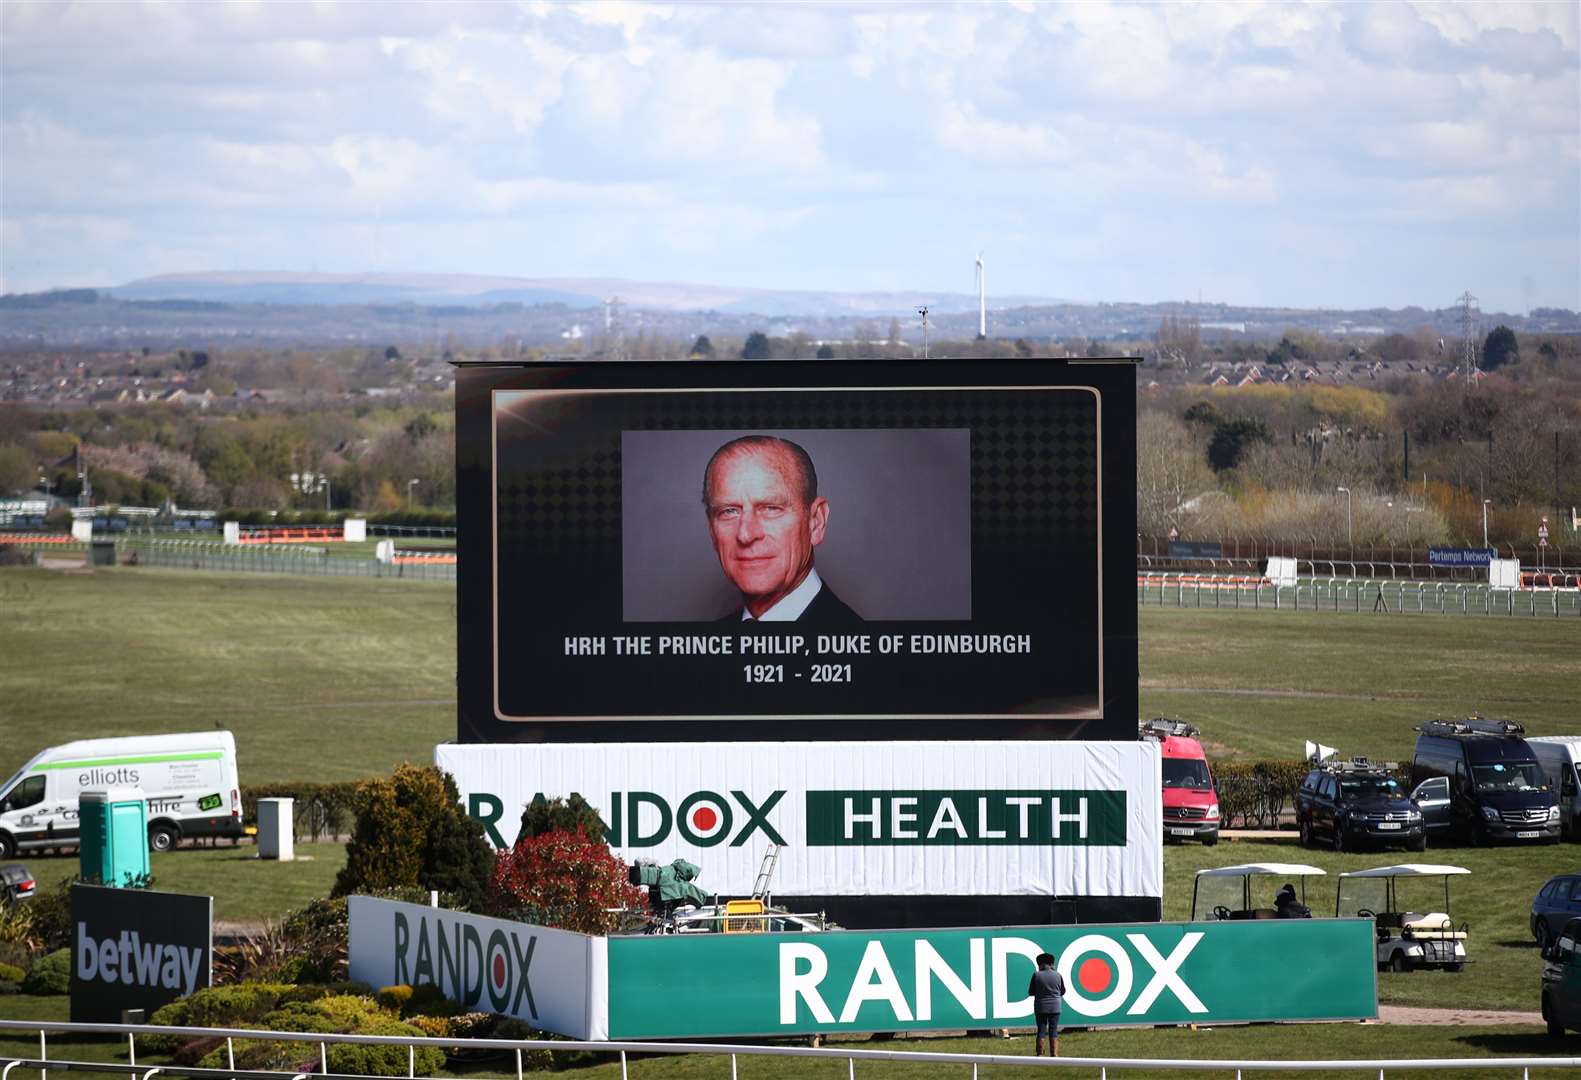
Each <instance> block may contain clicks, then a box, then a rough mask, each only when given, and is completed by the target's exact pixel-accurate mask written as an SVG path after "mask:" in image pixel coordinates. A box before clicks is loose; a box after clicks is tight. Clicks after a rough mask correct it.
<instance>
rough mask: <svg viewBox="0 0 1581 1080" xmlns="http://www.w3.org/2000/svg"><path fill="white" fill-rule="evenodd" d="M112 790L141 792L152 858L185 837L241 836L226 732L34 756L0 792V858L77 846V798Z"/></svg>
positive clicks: (69, 746) (72, 745)
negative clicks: (133, 789) (146, 811)
mask: <svg viewBox="0 0 1581 1080" xmlns="http://www.w3.org/2000/svg"><path fill="white" fill-rule="evenodd" d="M111 787H135V788H141V789H142V792H143V796H144V797H145V798H146V799H147V800H148V846H149V847H150V848H152V849H153V850H155V851H169V850H170V849H171V848H172V847H174V846H175V845H176V842H177V841H178V840H180V839H181V838H182V837H184V836H228V837H238V836H241V835H242V801H241V786H240V784H239V783H238V781H237V779H236V739H235V738H234V737H233V736H232V735H231V733H230V732H228V731H200V732H195V733H192V734H189V735H135V736H128V737H127V738H122V739H80V740H78V741H77V742H69V743H66V744H64V745H62V746H52V747H50V748H49V749H48V750H45V751H43V752H42V753H40V754H37V755H36V756H35V757H34V758H33V760H32V761H29V762H28V763H27V764H26V765H24V766H22V768H20V769H18V770H17V773H16V775H15V776H13V777H11V779H9V780H7V781H6V782H5V784H4V785H0V859H9V858H12V857H14V856H15V855H16V854H17V852H19V851H30V850H37V849H39V848H59V847H76V846H77V801H78V799H79V798H80V797H81V795H82V793H83V792H84V791H103V790H104V789H106V788H111Z"/></svg>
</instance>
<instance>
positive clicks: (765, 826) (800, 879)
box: [434, 741, 1164, 897]
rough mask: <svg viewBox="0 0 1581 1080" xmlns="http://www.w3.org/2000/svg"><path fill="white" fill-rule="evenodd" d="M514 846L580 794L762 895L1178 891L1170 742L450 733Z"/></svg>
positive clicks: (709, 882)
mask: <svg viewBox="0 0 1581 1080" xmlns="http://www.w3.org/2000/svg"><path fill="white" fill-rule="evenodd" d="M434 763H435V764H436V765H438V766H439V767H440V768H441V769H444V770H445V771H446V772H448V773H450V774H451V775H452V776H453V777H454V778H455V780H456V786H457V787H458V788H459V790H460V793H461V799H462V803H463V805H465V806H466V807H467V810H468V812H469V813H470V814H471V815H472V816H473V817H475V818H477V819H479V820H480V821H482V822H483V823H484V825H485V827H486V830H487V833H488V836H489V838H490V840H491V841H492V842H493V843H494V844H495V845H496V846H499V847H504V846H506V845H508V844H510V843H512V842H513V841H514V840H515V838H516V832H517V829H518V826H519V822H520V818H521V812H522V809H523V807H524V806H526V805H527V804H528V803H529V802H531V801H532V800H533V799H534V798H535V797H536V796H539V795H542V796H544V797H545V798H550V799H553V798H556V797H562V798H563V797H567V796H570V795H571V794H573V793H575V794H580V795H581V796H582V797H583V798H585V799H586V800H587V801H588V802H589V803H591V804H592V805H593V806H594V807H596V808H597V809H598V811H599V813H600V814H601V815H602V816H603V818H604V821H605V822H606V824H607V827H608V831H607V833H606V836H605V839H606V840H608V841H609V844H610V847H611V848H612V849H613V850H614V852H615V854H616V855H617V856H618V857H619V858H621V859H624V860H625V861H627V862H634V861H636V860H638V859H649V860H654V861H656V862H660V863H666V862H669V861H671V860H673V859H676V858H684V859H686V860H688V861H689V862H694V863H697V864H698V865H700V866H701V867H702V868H703V877H702V880H703V881H704V882H705V883H706V886H707V888H708V889H709V891H716V892H719V893H721V894H736V895H747V894H750V893H751V891H752V887H753V882H754V880H755V879H756V877H757V873H758V867H759V863H760V862H761V860H762V858H763V854H764V852H765V850H766V849H767V847H768V845H769V844H779V845H782V846H783V850H782V851H781V852H780V856H779V865H778V868H777V870H776V874H775V879H774V890H775V892H776V893H779V894H780V895H783V896H900V895H909V896H1016V895H1019V896H1106V897H1121V896H1126V897H1161V896H1162V895H1163V876H1164V869H1163V840H1162V829H1163V821H1162V814H1163V811H1162V807H1161V800H1160V791H1161V773H1160V762H1159V749H1158V746H1157V744H1156V743H1152V742H1008V741H1006V742H917V743H871V742H868V743H833V742H798V743H618V744H598V745H590V744H563V745H530V744H521V743H512V744H470V745H456V744H443V745H440V746H438V747H436V748H435V750H434Z"/></svg>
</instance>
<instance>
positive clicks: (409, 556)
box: [390, 551, 456, 566]
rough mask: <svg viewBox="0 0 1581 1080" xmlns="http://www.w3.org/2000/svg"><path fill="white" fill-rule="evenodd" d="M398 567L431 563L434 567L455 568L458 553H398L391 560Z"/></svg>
mask: <svg viewBox="0 0 1581 1080" xmlns="http://www.w3.org/2000/svg"><path fill="white" fill-rule="evenodd" d="M390 561H391V562H393V563H395V564H396V565H397V566H404V565H408V564H412V563H429V564H432V565H434V566H454V565H455V564H456V553H455V552H454V551H434V552H428V551H397V552H396V553H395V555H394V557H393V558H391V560H390Z"/></svg>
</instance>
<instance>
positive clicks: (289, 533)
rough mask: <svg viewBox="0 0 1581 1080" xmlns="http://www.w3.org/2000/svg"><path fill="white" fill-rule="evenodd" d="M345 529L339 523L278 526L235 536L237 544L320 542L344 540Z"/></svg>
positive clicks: (252, 530)
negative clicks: (289, 526)
mask: <svg viewBox="0 0 1581 1080" xmlns="http://www.w3.org/2000/svg"><path fill="white" fill-rule="evenodd" d="M344 539H346V531H345V530H344V529H342V528H341V527H340V526H339V525H331V526H315V527H310V528H288V527H286V526H283V525H282V526H278V527H275V528H268V529H249V530H248V531H246V532H244V533H239V534H238V535H237V537H236V542H237V543H238V544H309V543H311V544H322V543H324V542H326V541H335V540H344Z"/></svg>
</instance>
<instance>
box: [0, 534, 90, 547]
mask: <svg viewBox="0 0 1581 1080" xmlns="http://www.w3.org/2000/svg"><path fill="white" fill-rule="evenodd" d="M73 539H74V538H73V537H71V536H66V535H62V534H60V533H9V532H0V544H69V543H72V541H73Z"/></svg>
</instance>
